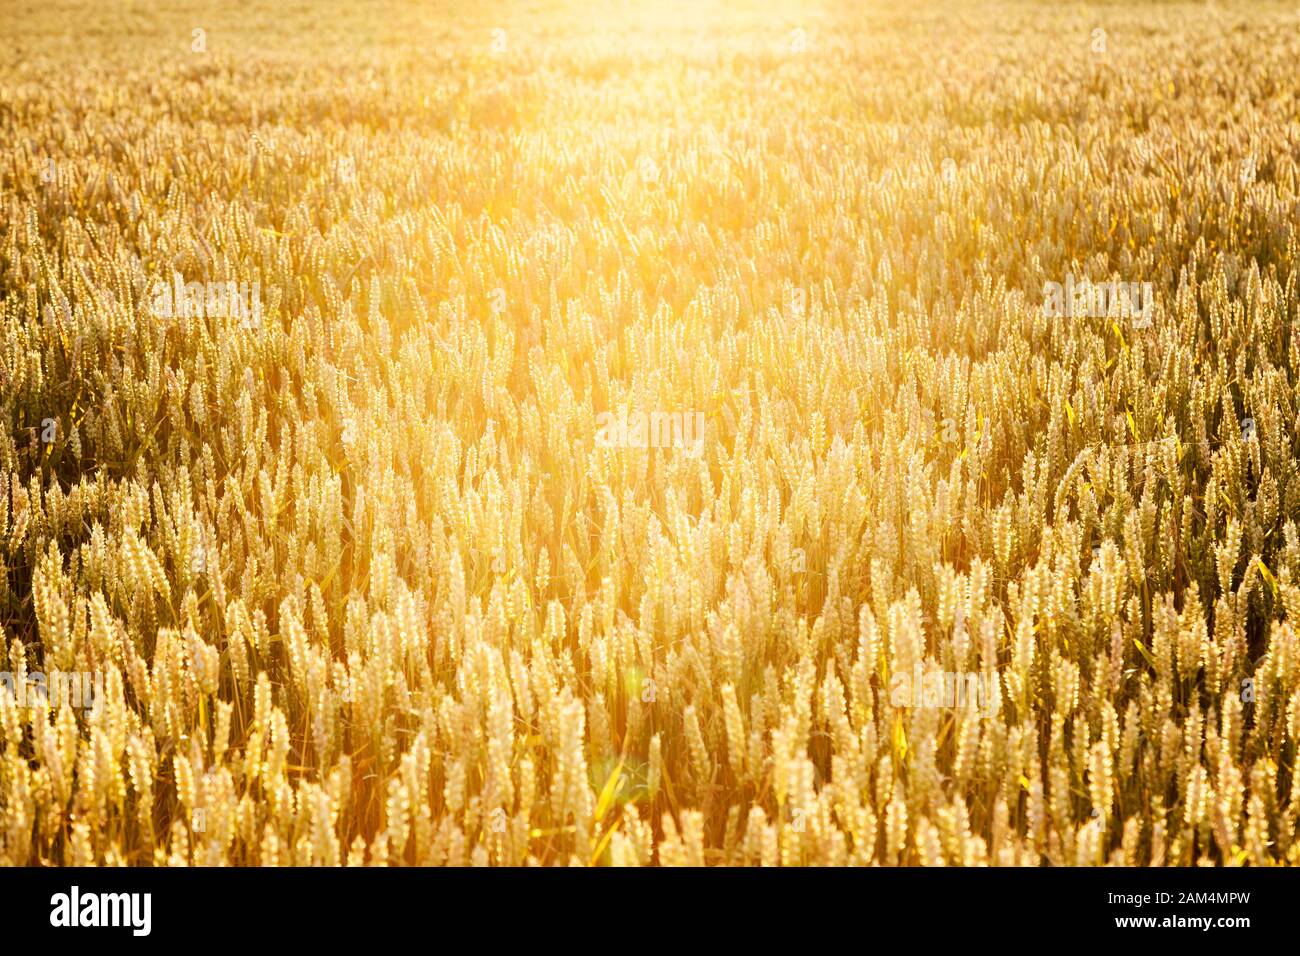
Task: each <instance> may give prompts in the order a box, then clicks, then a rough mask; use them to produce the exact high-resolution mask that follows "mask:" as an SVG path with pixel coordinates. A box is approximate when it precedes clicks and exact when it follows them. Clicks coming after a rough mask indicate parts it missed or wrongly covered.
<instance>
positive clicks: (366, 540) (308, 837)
mask: <svg viewBox="0 0 1300 956" xmlns="http://www.w3.org/2000/svg"><path fill="white" fill-rule="evenodd" d="M0 39H2V40H3V43H2V44H0V140H2V141H3V142H4V144H5V148H4V150H3V152H0V297H2V298H3V301H2V304H0V335H2V338H0V411H2V414H3V418H4V421H5V423H6V427H5V428H4V429H3V430H0V467H2V468H3V472H0V474H2V476H3V482H4V487H3V489H2V490H0V568H2V569H3V573H2V574H0V638H2V640H0V669H3V670H4V671H5V673H6V674H8V675H9V678H8V679H7V681H6V684H5V686H4V687H2V688H0V741H2V743H0V862H3V863H5V864H11V865H15V864H18V865H21V864H38V863H45V864H105V865H119V864H127V865H185V864H198V865H224V864H235V865H274V864H299V865H335V864H343V863H348V864H361V863H366V864H385V863H386V864H452V865H463V864H505V865H519V864H570V863H572V864H582V865H587V864H614V865H638V864H640V865H647V864H656V863H657V864H663V865H672V864H689V865H705V864H708V865H713V864H733V865H755V864H765V865H774V864H781V865H798V864H819V865H841V864H904V865H915V864H927V865H930V864H940V865H944V864H946V865H983V864H989V865H1040V864H1044V863H1052V864H1057V865H1076V864H1077V865H1094V864H1108V863H1109V864H1124V865H1162V864H1181V865H1187V864H1198V863H1207V864H1214V865H1239V864H1243V863H1248V864H1258V865H1267V864H1276V863H1295V862H1298V861H1300V842H1297V834H1296V822H1297V813H1298V807H1300V803H1297V794H1296V784H1297V779H1296V747H1297V741H1298V740H1300V643H1298V642H1297V638H1296V635H1295V631H1294V626H1295V621H1296V620H1297V615H1300V526H1298V525H1297V516H1298V515H1300V451H1298V448H1297V416H1298V415H1300V394H1298V393H1297V390H1296V382H1297V375H1298V374H1300V336H1297V334H1296V328H1295V324H1296V319H1297V314H1298V309H1300V287H1298V285H1297V281H1298V277H1297V251H1298V246H1300V232H1298V230H1300V75H1298V74H1297V72H1296V70H1295V63H1296V62H1297V60H1300V16H1298V15H1297V10H1296V9H1295V7H1294V6H1293V5H1292V6H1287V5H1284V4H1270V3H1259V4H1244V3H1230V2H1219V0H1216V2H1215V3H1214V4H1212V5H1208V6H1207V5H1203V4H1163V3H1139V4H1134V5H1123V6H1119V5H1110V4H1090V5H1077V4H1052V3H1041V4H1040V3H1018V2H1015V3H1013V2H1003V0H998V2H992V3H972V4H965V5H959V6H957V7H955V8H953V7H950V6H948V5H939V4H932V3H930V2H928V0H922V2H916V3H907V4H894V3H868V4H865V5H858V4H849V3H842V4H841V3H803V4H799V3H767V2H760V0H753V2H743V3H735V4H731V3H729V4H721V3H717V4H711V3H690V2H681V3H666V2H662V0H655V2H648V3H614V4H611V3H594V2H574V0H564V2H561V0H555V2H546V3H536V4H513V3H499V2H482V3H475V4H472V5H469V8H468V9H465V8H463V6H462V5H460V4H427V3H415V2H406V0H377V2H375V3H370V4H365V5H339V6H338V7H333V6H330V7H318V6H315V5H305V4H304V5H298V6H294V5H286V4H281V3H278V2H273V0H256V2H253V3H247V4H239V5H237V6H236V5H222V6H216V5H209V4H206V3H193V2H188V0H186V2H176V3H169V4H168V5H167V6H166V9H165V10H157V9H154V8H153V6H152V5H150V4H143V3H134V4H133V3H120V4H118V3H114V4H93V3H88V2H84V3H83V2H72V0H62V2H57V0H55V2H46V0H42V2H39V3H36V2H22V3H19V2H13V0H4V2H0ZM1067 275H1069V276H1081V277H1089V278H1091V279H1092V280H1093V281H1098V282H1101V281H1108V280H1111V279H1118V280H1120V281H1127V282H1149V283H1151V284H1152V287H1153V289H1154V292H1155V300H1156V302H1157V304H1158V308H1157V309H1156V311H1155V314H1154V316H1153V317H1152V319H1151V321H1150V323H1149V325H1148V326H1146V327H1139V326H1135V325H1134V324H1133V323H1130V322H1127V321H1121V320H1113V319H1111V318H1109V317H1100V318H1096V317H1083V316H1073V317H1061V316H1049V315H1046V314H1045V313H1044V309H1043V307H1042V306H1043V289H1044V284H1045V283H1048V282H1057V283H1061V282H1064V281H1065V280H1066V277H1067ZM177 277H179V278H177ZM173 281H179V282H181V283H198V284H206V283H226V282H233V283H243V284H246V285H255V287H256V290H257V295H258V296H259V305H260V307H261V318H260V321H259V322H255V323H250V322H248V321H241V320H240V318H239V317H237V316H233V315H227V314H216V315H214V314H210V313H205V312H204V311H203V310H202V309H198V310H191V311H192V312H193V313H194V314H187V313H186V310H185V309H178V310H177V314H175V315H172V316H170V317H169V316H164V315H160V314H157V311H156V310H154V309H152V308H151V307H150V303H151V302H152V301H153V299H152V294H153V293H152V292H151V289H152V288H153V287H154V286H155V285H156V284H157V283H169V282H173ZM603 413H612V414H622V415H624V416H626V415H627V414H632V415H633V416H635V415H638V414H640V415H649V414H651V413H663V414H667V415H671V414H681V415H683V416H687V415H688V416H690V418H689V419H687V420H688V421H694V420H695V416H696V415H697V414H700V415H702V418H700V420H701V421H702V422H703V423H704V428H703V444H702V452H701V453H700V454H699V455H687V454H682V453H681V451H682V449H680V448H675V447H672V444H671V442H670V443H668V444H667V445H664V444H662V443H658V444H656V443H655V442H654V441H650V442H646V441H644V440H642V441H638V440H636V439H635V438H633V439H629V438H628V437H627V435H626V434H624V435H623V436H622V440H621V441H619V442H614V443H613V444H612V445H611V443H609V442H599V441H598V440H597V437H598V431H599V425H598V418H599V416H601V415H602V414H603ZM934 671H941V672H943V673H948V674H959V675H961V674H970V675H975V676H977V677H978V678H979V680H980V681H982V682H983V683H982V684H981V686H984V687H992V688H994V689H995V690H996V692H997V698H996V699H997V704H996V706H995V707H994V708H993V712H992V713H991V714H988V713H985V714H981V713H979V712H976V711H975V710H974V709H972V708H970V707H961V706H944V705H943V704H942V703H939V704H935V703H934V702H932V701H926V700H925V699H924V698H921V697H919V696H918V698H917V699H916V700H913V699H911V698H908V697H907V696H906V695H904V699H903V700H901V701H900V699H899V698H898V696H897V695H896V694H895V693H893V690H894V689H895V688H896V687H897V686H898V680H899V678H900V676H904V677H906V676H908V675H912V674H925V673H931V672H934ZM55 672H68V673H84V674H95V675H99V676H101V677H102V680H103V690H102V693H101V694H100V695H99V697H98V700H97V701H96V705H95V706H94V707H93V708H89V709H85V708H77V707H72V706H57V701H47V700H45V699H44V698H43V697H42V696H41V695H39V694H33V693H30V692H28V686H29V681H30V676H31V675H32V674H35V673H41V674H45V675H49V674H52V673H55ZM917 701H919V702H920V704H921V705H920V706H917V705H916V703H917Z"/></svg>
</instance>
